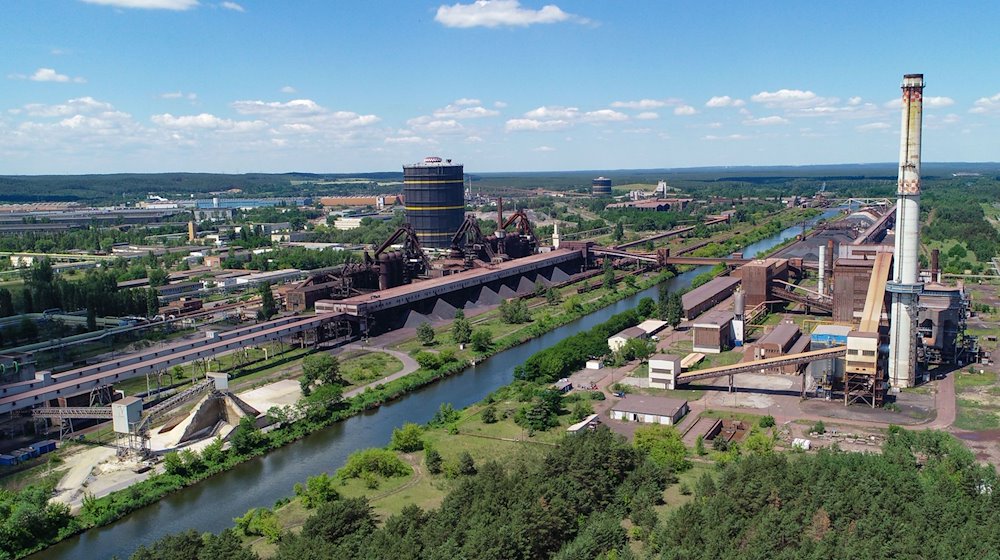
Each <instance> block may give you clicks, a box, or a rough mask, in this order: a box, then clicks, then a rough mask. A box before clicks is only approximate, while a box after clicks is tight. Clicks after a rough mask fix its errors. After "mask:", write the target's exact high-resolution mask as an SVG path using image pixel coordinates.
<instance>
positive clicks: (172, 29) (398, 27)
mask: <svg viewBox="0 0 1000 560" xmlns="http://www.w3.org/2000/svg"><path fill="white" fill-rule="evenodd" d="M549 2H554V3H546V2H544V1H542V2H536V1H534V0H520V1H517V0H493V1H492V2H488V1H479V2H472V1H471V0H460V1H459V2H457V3H456V2H455V0H451V1H449V2H446V3H441V2H434V1H424V0H400V1H390V0H377V1H358V0H355V1H332V0H315V1H297V0H282V1H276V0H239V1H238V2H217V1H214V0H32V1H20V2H5V3H3V4H2V5H0V52H2V53H3V56H2V57H0V80H2V86H3V87H2V88H0V174H42V173H111V172H159V171H213V172H241V173H243V172H256V171H260V172H281V171H311V172H354V171H377V170H395V169H399V168H400V166H401V164H402V163H406V162H412V161H417V160H419V159H420V158H422V157H423V156H425V155H429V154H436V155H441V156H444V157H451V158H454V159H456V160H459V161H462V162H464V163H465V164H466V169H467V170H468V171H470V172H476V171H481V172H486V171H530V170H569V169H611V168H660V167H691V166H705V165H777V164H796V165H797V164H823V163H854V162H881V161H894V160H895V159H896V158H897V154H898V135H899V121H900V118H899V109H898V106H897V105H895V104H896V103H897V99H898V97H899V83H900V81H901V78H902V75H903V74H904V73H912V72H922V73H924V74H925V76H926V80H927V84H928V85H927V89H926V91H925V96H926V97H925V99H926V101H927V106H926V115H925V122H924V160H925V161H996V160H1000V153H998V152H1000V150H998V148H1000V140H998V138H1000V72H998V69H1000V65H998V62H997V60H998V58H1000V34H997V33H996V30H995V26H996V23H997V22H998V21H1000V3H997V2H993V1H986V2H961V3H956V4H955V5H949V3H945V2H940V1H937V2H919V1H911V2H905V3H903V2H888V1H886V2H882V1H876V2H873V1H865V2H852V1H843V2H809V1H805V0H800V1H777V0H776V1H768V2H668V1H653V0H649V1H643V2H636V1H628V0H620V1H610V0H578V1H569V0H549Z"/></svg>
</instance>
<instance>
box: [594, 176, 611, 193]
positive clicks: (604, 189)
mask: <svg viewBox="0 0 1000 560" xmlns="http://www.w3.org/2000/svg"><path fill="white" fill-rule="evenodd" d="M590 194H592V195H594V196H611V179H608V178H607V177H598V178H596V179H594V182H593V183H591V184H590Z"/></svg>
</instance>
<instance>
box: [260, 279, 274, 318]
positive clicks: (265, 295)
mask: <svg viewBox="0 0 1000 560" xmlns="http://www.w3.org/2000/svg"><path fill="white" fill-rule="evenodd" d="M259 293H260V309H259V310H258V311H257V318H258V319H261V320H263V321H270V320H271V317H274V316H275V315H277V314H278V304H277V303H275V301H274V294H273V293H272V292H271V284H270V283H269V282H264V283H263V284H261V285H260V290H259Z"/></svg>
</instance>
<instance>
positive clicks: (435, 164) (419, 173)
mask: <svg viewBox="0 0 1000 560" xmlns="http://www.w3.org/2000/svg"><path fill="white" fill-rule="evenodd" d="M464 171H465V170H464V167H463V166H462V164H459V163H455V164H453V163H452V162H451V160H450V159H446V160H442V159H441V158H439V157H426V158H424V160H423V161H422V162H420V163H414V164H412V165H404V166H403V199H404V202H405V204H406V221H407V222H408V223H409V224H410V225H412V226H413V229H414V231H416V233H417V238H418V239H419V240H420V244H421V245H422V246H423V247H431V248H437V249H446V248H448V247H449V246H450V245H451V238H452V236H454V235H455V232H457V231H458V228H459V227H461V225H462V220H463V219H464V218H465V193H464V189H463V186H464V182H465V174H464Z"/></svg>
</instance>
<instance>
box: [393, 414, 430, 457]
mask: <svg viewBox="0 0 1000 560" xmlns="http://www.w3.org/2000/svg"><path fill="white" fill-rule="evenodd" d="M423 437H424V430H423V428H421V427H420V426H418V425H417V424H414V423H412V422H407V423H406V424H403V427H401V428H396V429H394V430H393V431H392V443H390V444H389V448H390V449H393V450H396V451H402V452H403V453H412V452H414V451H420V450H421V449H423V448H424V440H423Z"/></svg>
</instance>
